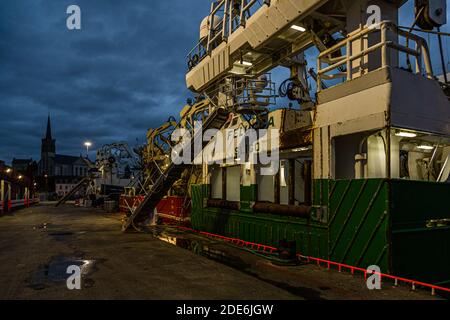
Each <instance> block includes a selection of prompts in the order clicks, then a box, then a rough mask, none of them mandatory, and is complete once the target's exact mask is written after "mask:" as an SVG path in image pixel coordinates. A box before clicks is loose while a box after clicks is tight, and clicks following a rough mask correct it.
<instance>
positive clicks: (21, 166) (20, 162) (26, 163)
mask: <svg viewBox="0 0 450 320" xmlns="http://www.w3.org/2000/svg"><path fill="white" fill-rule="evenodd" d="M32 165H33V159H16V158H14V159H13V161H12V167H13V169H14V170H16V171H17V172H20V173H26V172H27V171H28V169H29V167H30V166H32Z"/></svg>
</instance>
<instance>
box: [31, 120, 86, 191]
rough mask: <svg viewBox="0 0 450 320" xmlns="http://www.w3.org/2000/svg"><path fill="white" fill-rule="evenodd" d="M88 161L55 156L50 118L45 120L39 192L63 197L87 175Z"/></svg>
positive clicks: (78, 157) (79, 157) (39, 170)
mask: <svg viewBox="0 0 450 320" xmlns="http://www.w3.org/2000/svg"><path fill="white" fill-rule="evenodd" d="M88 162H89V160H87V159H84V158H83V157H82V156H81V155H80V156H68V155H60V154H56V140H55V139H53V137H52V128H51V122H50V116H49V117H48V119H47V130H46V133H45V138H43V139H42V143H41V160H40V161H39V164H38V175H39V177H40V180H41V183H40V185H41V188H40V189H41V190H42V189H44V190H42V191H47V192H56V193H57V194H58V195H59V196H63V195H65V194H67V193H68V192H70V190H71V189H72V188H73V187H74V186H75V185H76V184H77V183H78V182H79V181H80V180H81V179H82V178H83V177H86V176H87V175H88V174H89V172H88V171H89V166H88Z"/></svg>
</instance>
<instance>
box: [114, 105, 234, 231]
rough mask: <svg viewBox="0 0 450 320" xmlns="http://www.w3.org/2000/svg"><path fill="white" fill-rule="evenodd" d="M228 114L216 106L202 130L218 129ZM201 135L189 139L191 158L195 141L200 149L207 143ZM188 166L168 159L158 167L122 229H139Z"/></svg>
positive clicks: (194, 155)
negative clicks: (156, 175) (163, 165)
mask: <svg viewBox="0 0 450 320" xmlns="http://www.w3.org/2000/svg"><path fill="white" fill-rule="evenodd" d="M228 115H229V111H226V110H225V109H223V108H216V109H215V110H214V111H212V112H211V114H210V115H209V116H208V118H207V119H206V121H205V122H204V124H203V130H204V131H206V130H209V129H217V130H219V129H220V128H222V126H223V125H224V124H225V122H226V121H227V119H228ZM202 135H203V132H202V131H199V132H197V133H196V134H195V136H194V137H193V139H192V140H191V150H192V158H191V159H195V157H196V156H197V155H198V153H197V154H196V152H195V151H196V148H194V142H195V141H202V150H203V148H204V147H205V146H206V144H207V143H208V142H203V138H202ZM200 152H201V150H200ZM190 166H191V165H189V164H180V165H176V164H174V163H173V162H172V160H170V162H169V163H168V165H167V167H166V168H165V169H163V168H161V167H158V168H159V169H160V171H159V174H158V177H157V178H156V179H155V180H154V181H151V182H153V184H152V185H151V186H150V188H149V191H148V192H147V193H146V195H145V198H144V200H143V201H142V202H141V203H140V204H139V205H138V206H137V207H136V208H135V210H134V211H133V212H132V213H131V215H130V216H129V217H128V218H127V220H126V221H125V222H124V224H123V226H122V231H127V230H128V229H129V228H130V227H133V228H135V229H136V230H140V229H139V227H138V226H137V224H139V223H142V222H144V221H145V220H147V219H148V218H149V217H150V215H151V213H152V212H153V210H154V209H155V207H156V205H157V204H158V203H159V201H161V200H162V198H163V197H164V196H165V195H166V194H167V192H168V191H169V190H170V188H171V187H172V185H173V184H174V183H175V182H176V181H177V180H179V179H180V178H181V175H182V174H183V171H184V170H185V169H186V168H188V167H190Z"/></svg>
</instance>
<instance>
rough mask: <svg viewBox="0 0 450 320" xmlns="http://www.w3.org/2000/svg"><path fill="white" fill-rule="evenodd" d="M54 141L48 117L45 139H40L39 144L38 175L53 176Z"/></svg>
mask: <svg viewBox="0 0 450 320" xmlns="http://www.w3.org/2000/svg"><path fill="white" fill-rule="evenodd" d="M55 153H56V140H55V139H53V137H52V126H51V122H50V115H48V117H47V131H46V132H45V138H44V139H42V144H41V161H40V162H39V170H40V174H41V175H42V176H43V175H48V176H50V177H52V176H54V174H55V156H56V154H55Z"/></svg>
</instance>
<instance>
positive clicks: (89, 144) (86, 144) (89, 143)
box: [84, 141, 92, 158]
mask: <svg viewBox="0 0 450 320" xmlns="http://www.w3.org/2000/svg"><path fill="white" fill-rule="evenodd" d="M84 145H85V146H86V155H87V157H88V158H89V147H91V146H92V142H89V141H86V142H85V143H84Z"/></svg>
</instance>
